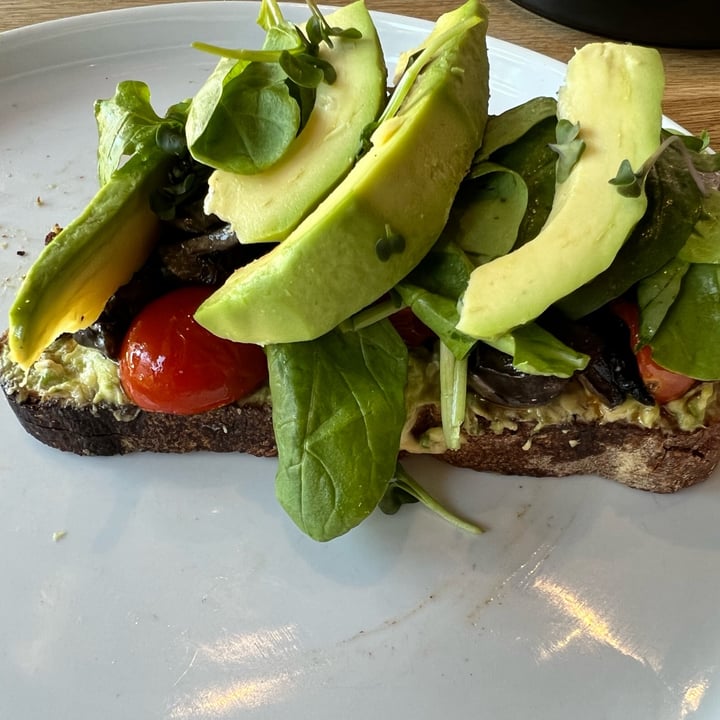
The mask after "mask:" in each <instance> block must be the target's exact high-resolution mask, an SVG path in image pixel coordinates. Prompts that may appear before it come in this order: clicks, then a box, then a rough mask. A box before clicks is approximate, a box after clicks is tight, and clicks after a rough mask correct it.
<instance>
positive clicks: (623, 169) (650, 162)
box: [608, 134, 709, 197]
mask: <svg viewBox="0 0 720 720" xmlns="http://www.w3.org/2000/svg"><path fill="white" fill-rule="evenodd" d="M707 142H709V140H708V136H707V134H706V135H705V137H704V138H702V139H701V143H702V145H703V147H701V148H700V149H701V150H702V149H705V147H707V145H706V144H705V143H707ZM673 143H676V144H677V146H678V147H679V148H680V152H681V154H682V156H683V158H684V160H685V162H686V164H687V168H688V172H689V173H690V176H691V177H692V178H693V180H694V181H695V183H696V184H697V186H698V188H699V189H700V192H701V193H702V194H703V195H707V194H708V187H707V185H706V183H705V180H704V179H703V177H702V175H701V174H700V173H699V172H698V170H697V168H696V167H695V165H694V164H693V161H692V158H691V157H690V153H689V152H688V150H687V147H686V145H685V142H684V138H683V136H681V135H676V134H670V135H668V137H666V138H665V140H663V142H662V143H660V146H659V147H658V149H657V150H656V151H655V152H654V153H653V154H652V155H651V156H650V157H649V158H648V159H647V160H646V161H645V162H644V163H643V164H642V165H641V166H640V168H639V169H638V170H637V171H636V170H633V168H632V164H631V163H630V161H629V160H628V159H627V158H626V159H625V160H623V161H622V162H621V163H620V167H619V168H618V172H617V175H615V177H614V178H612V179H611V180H609V181H608V182H609V183H610V184H611V185H615V186H617V190H618V192H619V193H620V194H621V195H622V196H623V197H640V195H641V194H642V192H643V189H644V187H645V179H646V178H647V176H648V173H649V172H650V171H651V170H652V168H653V166H654V165H655V163H656V162H657V160H658V158H659V157H660V156H661V155H662V154H663V153H664V152H665V150H666V149H667V148H668V146H669V145H671V144H673Z"/></svg>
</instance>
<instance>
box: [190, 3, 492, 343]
mask: <svg viewBox="0 0 720 720" xmlns="http://www.w3.org/2000/svg"><path fill="white" fill-rule="evenodd" d="M486 27H487V23H486V10H485V9H484V7H483V6H482V5H481V4H480V3H479V2H478V1H477V0H469V1H468V2H467V3H465V4H464V5H463V6H461V7H460V8H458V9H457V10H454V11H452V12H450V13H447V14H445V15H443V16H442V17H441V18H440V19H439V20H438V22H437V24H436V26H435V28H434V29H433V32H432V33H431V34H430V36H429V37H428V39H427V40H426V42H425V45H424V47H425V48H427V51H428V54H429V57H430V60H429V62H428V63H427V65H426V66H425V67H423V69H422V72H421V73H419V75H418V78H417V80H416V82H415V83H414V84H413V85H412V87H411V88H410V90H409V92H408V94H407V96H406V98H405V100H404V102H403V103H402V105H400V108H399V110H398V112H397V114H395V115H393V116H392V117H390V118H388V119H387V120H385V121H383V122H381V123H380V125H379V126H378V127H377V129H376V130H375V132H374V133H373V135H372V138H371V141H372V143H373V146H372V148H371V149H370V150H369V151H368V153H366V154H365V155H364V156H363V157H362V158H361V159H360V160H359V161H358V163H357V164H356V165H355V166H354V167H353V169H352V170H351V171H350V173H349V174H348V175H347V176H346V178H345V179H344V180H343V181H342V183H341V184H340V185H339V186H338V187H337V188H336V189H335V190H334V191H333V192H332V193H331V194H330V196H329V197H328V198H327V199H326V200H325V201H324V202H323V203H322V204H321V205H320V206H319V207H318V209H317V210H315V212H313V213H312V214H311V215H310V216H309V217H308V218H306V219H305V221H304V222H303V223H301V225H300V226H299V227H298V228H297V229H296V230H295V231H294V232H293V233H292V234H291V235H290V236H289V237H288V238H287V239H286V240H285V241H284V242H282V243H281V244H279V245H278V246H276V247H275V248H274V249H273V250H272V251H271V252H269V253H268V254H266V255H264V256H263V257H262V258H260V259H259V260H257V261H255V262H253V263H251V264H250V265H247V266H245V267H243V268H240V269H239V270H237V271H236V272H235V273H234V274H233V275H232V276H231V277H230V278H229V279H228V281H227V282H226V283H225V285H224V286H223V287H222V288H220V289H219V290H218V291H217V292H215V293H214V294H213V295H212V296H211V297H210V298H208V300H207V301H206V302H205V303H203V305H201V306H200V308H199V309H198V312H197V314H196V318H197V320H198V322H199V323H200V324H201V325H204V326H205V327H206V328H207V329H209V330H210V331H211V332H213V333H215V334H217V335H220V336H222V337H227V338H231V339H234V340H242V341H245V342H254V343H259V344H269V343H281V342H295V341H303V340H311V339H314V338H316V337H319V336H320V335H323V334H324V333H326V332H328V331H329V330H331V329H332V328H333V327H335V326H336V325H338V324H339V323H340V322H342V321H343V320H345V319H346V318H348V317H349V316H350V315H352V314H353V313H355V312H357V311H358V310H360V309H362V308H363V307H365V306H367V305H368V304H370V303H371V302H373V301H374V300H376V299H377V298H378V297H380V296H381V295H383V294H384V293H385V292H387V291H388V290H389V289H390V288H392V287H393V286H394V285H395V284H396V283H397V282H398V281H399V280H400V279H401V278H403V277H404V276H405V275H407V273H408V272H409V271H410V270H412V268H413V267H415V265H416V264H417V263H418V262H419V261H420V260H421V259H422V258H423V256H424V255H425V254H426V253H427V252H428V250H429V249H430V247H431V246H432V245H433V243H434V242H435V241H436V239H437V238H438V236H439V235H440V232H441V231H442V228H443V226H444V225H445V222H446V221H447V217H448V214H449V211H450V206H451V204H452V201H453V198H454V196H455V193H456V192H457V189H458V187H459V185H460V182H461V180H462V178H463V177H464V175H465V174H466V172H467V170H468V168H469V166H470V163H471V161H472V157H473V154H474V153H475V151H476V150H477V148H478V146H479V144H480V142H481V139H482V133H483V129H484V127H485V122H486V120H487V101H488V59H487V51H486V45H485V35H486ZM422 49H423V48H421V50H422ZM416 62H421V59H420V58H418V59H417V60H416ZM391 103H392V99H391Z"/></svg>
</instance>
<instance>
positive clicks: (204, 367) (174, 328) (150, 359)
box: [120, 287, 268, 415]
mask: <svg viewBox="0 0 720 720" xmlns="http://www.w3.org/2000/svg"><path fill="white" fill-rule="evenodd" d="M211 292H212V288H206V287H187V288H182V289H180V290H175V291H173V292H171V293H168V294H167V295H163V296H162V297H160V298H158V299H157V300H155V301H153V302H151V303H150V304H149V305H147V306H146V307H145V308H144V309H143V310H142V311H141V312H140V313H139V314H138V316H137V317H136V318H135V319H134V320H133V323H132V325H131V326H130V329H129V330H128V333H127V335H126V336H125V339H124V341H123V345H122V350H121V355H120V380H121V382H122V385H123V388H124V390H125V392H126V393H127V395H128V397H129V398H130V399H131V400H132V401H133V402H134V403H135V404H136V405H138V406H139V407H141V408H143V409H145V410H153V411H156V412H167V413H174V414H177V415H190V414H193V413H200V412H204V411H206V410H211V409H213V408H217V407H221V406H223V405H227V404H229V403H232V402H234V401H235V400H239V399H240V398H242V397H245V396H246V395H249V394H250V393H252V392H253V391H254V390H257V389H258V388H259V387H260V386H261V385H262V384H263V383H264V382H265V381H266V380H267V376H268V371H267V361H266V358H265V353H264V352H263V350H262V348H260V347H258V346H257V345H247V344H243V343H235V342H231V341H230V340H225V339H223V338H219V337H217V336H216V335H213V334H212V333H210V332H208V331H207V330H205V328H203V327H201V326H200V325H198V323H197V322H195V320H194V319H193V315H194V314H195V311H196V310H197V308H198V306H199V305H200V303H202V302H203V300H205V299H206V298H207V297H208V296H209V295H210V293H211Z"/></svg>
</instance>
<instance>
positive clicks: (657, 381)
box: [612, 300, 695, 405]
mask: <svg viewBox="0 0 720 720" xmlns="http://www.w3.org/2000/svg"><path fill="white" fill-rule="evenodd" d="M612 309H613V311H614V312H615V313H616V314H617V315H619V316H620V317H621V318H622V319H623V320H624V321H625V324H626V325H627V326H628V328H629V329H630V340H631V342H632V346H633V348H635V347H636V346H637V343H638V328H639V322H640V318H639V311H638V308H637V306H636V305H633V304H632V303H629V302H626V301H624V300H618V301H616V302H614V303H613V305H612ZM635 359H636V360H637V364H638V369H639V370H640V376H641V377H642V379H643V382H644V383H645V386H646V387H647V389H648V390H649V391H650V394H651V395H652V396H653V397H654V398H655V402H657V403H659V404H660V405H664V404H665V403H669V402H670V401H671V400H677V399H678V398H680V397H682V396H683V395H684V394H685V393H686V392H687V391H688V390H689V389H690V388H691V387H692V386H693V385H694V384H695V380H693V379H692V378H689V377H687V376H686V375H680V374H678V373H675V372H672V371H671V370H666V369H665V368H664V367H661V366H660V365H658V364H657V363H656V362H655V361H654V360H653V357H652V348H651V347H650V346H649V345H644V346H643V347H641V348H640V349H639V350H636V351H635Z"/></svg>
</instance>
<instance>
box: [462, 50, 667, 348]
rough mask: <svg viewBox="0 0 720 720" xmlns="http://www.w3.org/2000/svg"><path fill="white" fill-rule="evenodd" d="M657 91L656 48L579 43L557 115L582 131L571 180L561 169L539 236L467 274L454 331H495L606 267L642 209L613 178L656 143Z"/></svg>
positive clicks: (482, 334)
mask: <svg viewBox="0 0 720 720" xmlns="http://www.w3.org/2000/svg"><path fill="white" fill-rule="evenodd" d="M663 89H664V71H663V66H662V60H661V58H660V55H659V53H658V52H657V51H656V50H653V49H650V48H645V47H639V46H633V45H623V44H617V43H592V44H590V45H586V46H585V47H583V48H582V49H580V50H578V52H577V53H576V54H575V56H574V57H573V58H572V59H571V60H570V62H569V64H568V68H567V77H566V81H565V85H564V86H563V87H562V88H561V90H560V94H559V98H558V108H557V113H558V119H559V120H560V121H565V122H566V123H567V124H568V125H570V126H573V127H575V128H578V129H579V134H578V136H577V139H576V140H575V141H574V142H579V143H583V144H584V145H583V146H577V145H576V148H578V147H580V148H584V149H582V152H581V154H580V155H579V159H577V161H576V162H575V163H574V165H572V167H571V169H570V172H569V175H568V177H567V178H566V179H564V178H563V177H562V176H560V175H559V176H558V182H557V183H556V191H555V198H554V201H553V207H552V210H551V212H550V216H549V217H548V219H547V221H546V223H545V225H544V226H543V227H542V229H541V230H540V232H539V233H538V235H537V236H536V237H535V238H534V239H532V240H531V241H529V242H527V243H526V244H524V245H522V246H521V247H519V248H518V249H516V250H513V251H511V252H509V253H508V254H507V255H503V256H501V257H498V258H495V259H494V260H492V261H491V262H488V263H486V264H484V265H480V266H478V267H477V268H476V269H475V270H474V271H473V272H472V274H471V276H470V281H469V283H468V287H467V289H466V291H465V293H464V295H463V297H462V298H461V300H460V319H459V321H458V323H457V329H458V330H459V331H460V332H463V333H465V334H466V335H469V336H471V337H474V338H480V339H492V338H495V337H498V336H500V335H502V334H504V333H507V332H508V331H510V330H512V329H513V328H515V327H518V326H520V325H523V324H525V323H527V322H529V321H531V320H533V319H535V318H536V317H538V316H539V315H540V314H541V313H542V312H543V311H544V310H545V309H547V308H548V307H549V306H550V305H552V304H553V303H555V302H557V301H558V300H560V299H561V298H563V297H565V296H566V295H568V294H569V293H570V292H572V291H573V290H576V289H577V288H578V287H580V286H582V285H584V284H585V283H587V282H589V281H590V280H592V279H593V278H594V277H596V276H597V275H599V274H600V273H601V272H602V271H603V270H605V269H606V268H607V267H609V265H610V264H611V263H612V261H613V259H614V258H615V255H616V254H617V252H618V251H619V250H620V248H621V247H622V245H623V244H624V242H625V240H626V239H627V238H628V236H629V235H630V233H631V231H632V229H633V228H634V227H635V225H636V224H637V223H638V221H639V220H640V218H642V216H643V215H644V214H645V211H646V209H647V198H646V195H645V193H644V191H642V192H640V193H639V194H638V195H637V196H636V197H628V196H626V195H623V194H621V193H620V192H619V191H618V188H617V187H616V186H615V185H614V184H611V182H610V181H611V180H613V178H615V177H616V175H617V174H618V170H619V168H620V166H621V164H622V163H624V162H625V161H628V162H629V163H630V166H631V167H632V168H633V169H635V170H636V169H638V168H640V167H641V166H642V164H643V163H644V162H645V161H646V160H647V159H648V158H649V157H650V156H651V155H652V154H653V153H654V152H655V150H656V149H657V148H658V147H659V145H660V141H661V123H662V110H661V105H662V96H663ZM560 150H561V151H562V149H561V148H560ZM558 166H559V167H560V163H559V165H558Z"/></svg>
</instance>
